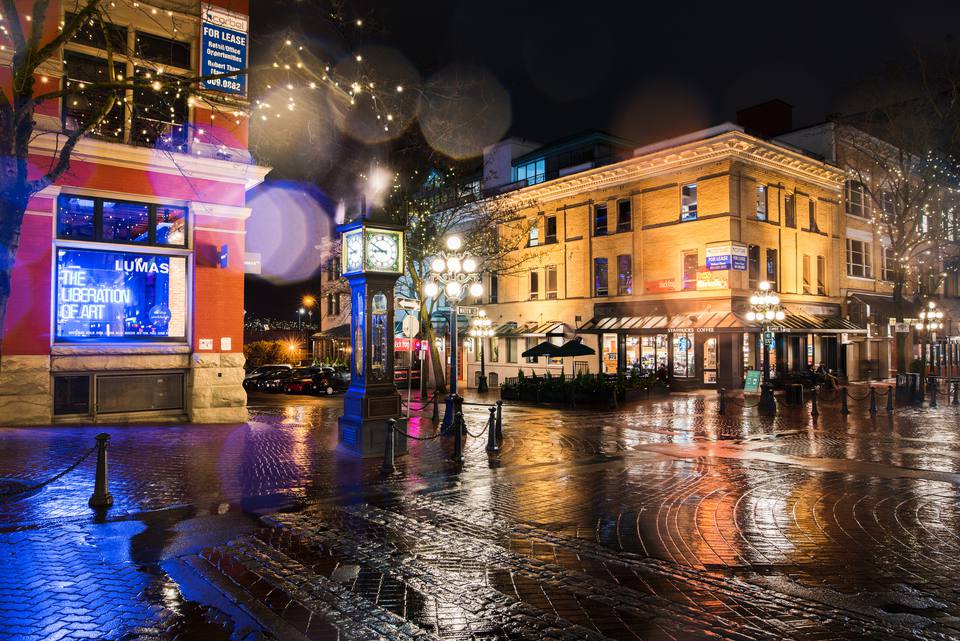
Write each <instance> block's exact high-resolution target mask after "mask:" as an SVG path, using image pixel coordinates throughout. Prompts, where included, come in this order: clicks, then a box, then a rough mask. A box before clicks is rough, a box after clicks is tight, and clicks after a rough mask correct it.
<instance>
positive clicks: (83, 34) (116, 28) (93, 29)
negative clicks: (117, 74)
mask: <svg viewBox="0 0 960 641" xmlns="http://www.w3.org/2000/svg"><path fill="white" fill-rule="evenodd" d="M74 16H76V14H75V13H71V12H67V13H65V14H64V16H63V20H64V23H67V22H69V21H70V20H73V18H74ZM104 27H106V28H105V29H104ZM107 36H109V38H110V50H111V51H113V52H114V53H120V54H125V53H126V52H127V28H126V27H123V26H120V25H115V24H113V23H112V22H109V21H105V22H104V24H102V25H101V24H100V21H99V20H97V18H96V17H91V18H88V19H87V20H86V21H85V22H84V23H83V24H82V25H81V26H80V28H79V29H77V31H76V33H74V34H73V38H71V39H70V42H75V43H76V44H79V45H84V46H87V47H94V48H96V49H106V48H107Z"/></svg>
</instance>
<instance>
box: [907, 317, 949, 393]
mask: <svg viewBox="0 0 960 641" xmlns="http://www.w3.org/2000/svg"><path fill="white" fill-rule="evenodd" d="M914 329H916V330H917V332H922V335H923V340H921V341H920V397H921V398H922V397H923V395H924V383H925V379H926V372H927V345H928V344H929V345H930V373H931V374H933V368H934V354H933V341H932V340H931V339H932V338H933V336H934V335H935V334H934V332H936V331H937V330H938V329H943V312H941V311H940V310H939V309H937V303H936V301H932V300H931V301H927V308H926V309H924V310H921V311H920V320H918V321H917V322H916V323H915V324H914Z"/></svg>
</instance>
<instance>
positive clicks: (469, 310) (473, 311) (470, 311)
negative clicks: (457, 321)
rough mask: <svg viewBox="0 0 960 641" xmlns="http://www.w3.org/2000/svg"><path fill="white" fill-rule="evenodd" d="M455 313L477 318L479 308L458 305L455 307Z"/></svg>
mask: <svg viewBox="0 0 960 641" xmlns="http://www.w3.org/2000/svg"><path fill="white" fill-rule="evenodd" d="M457 313H458V314H460V315H461V316H477V315H479V313H480V308H479V307H473V306H467V305H459V306H458V307H457Z"/></svg>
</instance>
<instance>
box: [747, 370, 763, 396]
mask: <svg viewBox="0 0 960 641" xmlns="http://www.w3.org/2000/svg"><path fill="white" fill-rule="evenodd" d="M743 391H744V392H759V391H760V370H757V369H750V370H747V377H746V379H744V381H743Z"/></svg>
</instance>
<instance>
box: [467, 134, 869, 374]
mask: <svg viewBox="0 0 960 641" xmlns="http://www.w3.org/2000/svg"><path fill="white" fill-rule="evenodd" d="M538 153H544V154H549V150H546V149H545V150H541V152H538V151H533V152H525V155H524V156H523V157H522V158H521V161H522V162H523V163H528V164H529V162H530V158H531V157H532V156H536V155H537V154H538ZM488 156H489V157H490V158H497V157H498V154H496V153H490V154H488ZM499 156H500V157H502V156H504V154H502V153H501V154H499ZM514 164H516V163H514ZM545 164H549V163H545ZM534 166H536V165H534ZM496 173H499V174H501V175H509V174H508V172H507V171H506V170H502V171H500V172H496V171H492V170H491V169H490V168H489V167H485V174H496ZM564 174H565V175H564ZM514 175H516V172H515V171H514ZM525 180H526V182H525V183H520V184H519V185H509V186H506V187H507V189H506V190H505V191H507V193H505V194H504V195H502V196H500V198H505V199H508V200H510V201H512V202H513V203H515V204H516V206H517V207H518V215H517V222H516V225H517V228H516V229H511V228H510V224H508V225H505V226H504V229H503V232H502V233H503V234H505V235H508V236H511V235H514V234H516V233H518V232H517V229H520V228H523V229H526V228H527V227H529V232H528V234H529V238H528V239H526V243H525V246H524V247H523V248H522V249H520V250H518V251H517V252H516V253H515V255H513V256H511V257H510V264H512V265H514V268H512V269H511V270H509V273H504V274H500V275H498V276H495V277H492V278H493V280H495V281H496V282H495V283H494V282H488V283H487V291H488V292H490V293H492V294H493V296H492V297H491V295H489V294H488V295H487V296H486V298H485V299H484V300H483V301H481V302H482V303H485V305H484V307H485V308H486V309H487V312H488V315H489V316H490V317H491V318H492V319H493V320H494V321H495V323H496V324H497V326H498V329H497V336H496V337H495V338H493V339H490V342H489V343H487V344H486V353H485V356H486V369H487V372H488V375H490V383H491V385H496V384H498V383H499V382H501V381H503V380H504V379H505V378H507V377H514V376H516V375H517V372H518V370H519V369H523V370H524V372H525V373H527V374H528V375H529V374H530V373H531V371H533V372H536V373H537V374H538V375H544V374H545V373H547V372H550V373H552V374H553V375H559V373H560V371H561V368H562V367H565V369H566V372H567V374H568V375H569V374H570V373H575V372H579V371H590V372H604V373H609V374H613V373H617V372H630V371H632V370H639V371H641V372H654V371H656V370H657V369H658V368H660V367H666V368H667V371H668V372H669V373H670V375H671V377H672V379H673V381H674V383H675V386H676V387H679V388H684V387H689V388H696V387H707V388H711V387H727V388H731V387H739V386H741V385H742V384H743V379H744V376H745V372H746V370H749V369H760V367H761V358H762V356H761V352H762V349H761V347H762V345H761V340H762V335H761V331H760V329H761V328H760V327H759V326H758V325H756V324H755V323H751V322H748V321H747V320H746V312H747V311H748V310H749V298H750V295H751V294H752V293H753V291H755V290H756V288H757V285H758V283H759V282H760V281H762V280H768V281H770V282H771V283H772V284H773V287H774V289H775V290H776V291H777V292H778V293H779V294H780V297H781V300H782V304H783V306H784V309H785V311H786V313H787V315H786V319H785V320H784V321H783V322H782V323H777V324H776V327H774V330H775V332H776V338H775V340H774V344H773V345H772V349H771V361H772V362H771V371H772V373H773V375H774V376H777V375H785V374H787V373H789V372H800V371H805V370H806V369H807V367H808V366H810V365H814V364H817V363H821V362H822V363H824V365H825V366H826V367H828V368H830V369H833V370H834V371H837V372H839V373H841V374H845V372H846V370H847V360H848V355H847V353H846V351H847V350H846V345H847V344H848V343H849V342H850V341H851V337H852V336H856V335H860V334H865V333H866V330H865V329H864V328H860V327H858V326H857V325H855V324H854V323H851V322H850V321H849V320H847V319H845V318H843V317H842V316H841V304H842V298H841V289H840V288H841V282H840V278H841V276H840V273H841V270H842V262H841V261H842V260H843V256H844V246H843V238H844V236H843V225H844V221H843V220H842V219H841V211H842V210H841V206H840V205H841V196H842V190H843V185H844V176H843V173H842V172H841V171H840V170H839V169H838V168H837V167H835V166H833V165H830V164H827V163H824V162H822V161H820V160H817V159H815V158H813V157H811V156H808V155H804V154H803V153H801V152H800V151H798V150H795V149H793V148H790V147H788V146H785V145H782V144H776V143H773V142H769V141H767V140H763V139H760V138H757V137H754V136H751V135H749V134H746V133H744V131H743V130H742V129H740V128H739V127H736V126H734V125H721V126H718V127H714V128H712V129H707V130H703V131H699V132H695V133H693V134H689V135H686V136H682V137H679V138H674V139H671V140H667V141H664V142H661V143H657V144H653V145H648V146H646V147H641V148H638V149H636V150H634V152H633V155H632V157H629V158H627V159H625V160H619V161H613V162H610V163H609V164H605V165H602V166H595V167H591V166H589V165H587V166H586V167H583V166H580V167H575V168H572V169H570V170H568V171H567V172H564V171H562V170H561V171H560V172H558V173H557V174H556V175H553V176H551V175H549V174H544V175H537V176H536V178H535V179H534V180H531V179H529V178H526V179H525ZM491 187H495V186H494V185H489V184H485V185H484V188H485V190H487V192H488V193H489V190H490V189H491ZM515 187H519V189H516V188H515ZM510 188H513V190H512V191H510V190H509V189H510ZM520 233H524V232H520ZM574 335H580V336H582V337H583V342H584V343H585V344H587V345H589V346H591V347H593V348H594V349H595V350H596V351H597V355H596V356H592V357H584V358H581V359H576V360H575V361H574V362H573V363H570V362H567V363H565V364H563V363H561V362H560V360H559V359H548V358H542V357H541V358H539V359H524V358H523V357H522V356H520V355H521V354H522V353H523V351H524V350H526V349H527V348H529V347H532V346H533V345H535V344H537V343H539V342H541V341H544V340H549V341H552V342H555V343H557V344H559V343H561V342H563V341H564V340H567V339H570V338H572V337H573V336H574ZM851 358H852V357H851ZM478 360H479V359H478V355H477V350H476V349H473V350H472V354H470V356H469V358H468V371H467V372H466V381H467V383H468V384H469V385H471V386H473V385H475V384H476V380H475V379H476V378H477V377H478V375H479V363H478V362H477V361H478Z"/></svg>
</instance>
